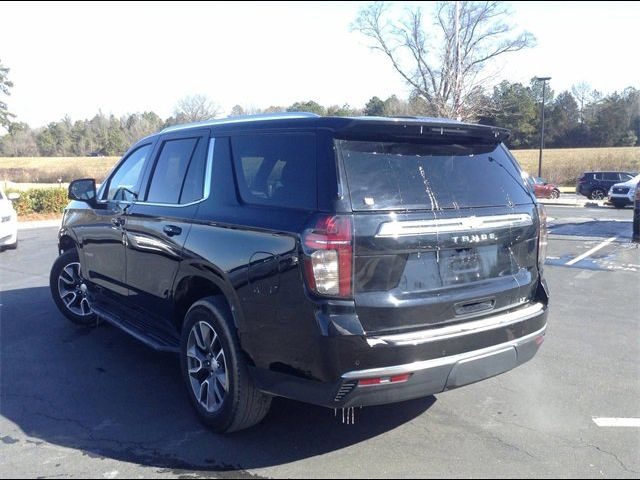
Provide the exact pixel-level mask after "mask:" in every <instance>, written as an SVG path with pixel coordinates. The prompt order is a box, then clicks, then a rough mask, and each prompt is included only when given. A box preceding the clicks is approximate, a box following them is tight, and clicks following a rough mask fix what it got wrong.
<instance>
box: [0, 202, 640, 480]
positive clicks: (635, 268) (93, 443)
mask: <svg viewBox="0 0 640 480" xmlns="http://www.w3.org/2000/svg"><path fill="white" fill-rule="evenodd" d="M548 213H549V216H550V217H551V218H552V222H551V240H550V248H549V253H548V261H547V266H546V276H547V279H548V281H549V284H550V288H551V292H552V309H551V313H550V317H549V328H548V333H547V339H546V341H545V343H544V344H543V346H542V350H541V351H540V353H539V354H538V356H537V357H536V358H535V359H533V360H532V361H531V362H529V363H527V364H525V365H524V366H522V367H520V368H518V369H516V370H514V371H512V372H509V373H506V374H504V375H501V376H499V377H496V378H493V379H490V380H487V381H484V382H480V383H478V384H475V385H471V386H468V387H465V388H462V389H459V390H454V391H450V392H446V393H443V394H440V395H437V396H435V397H429V398H426V399H422V400H418V401H412V402H406V403H403V404H397V405H390V406H383V407H370V408H365V409H363V410H361V411H357V412H356V423H355V425H343V424H342V423H341V422H340V419H339V418H338V419H335V418H334V415H333V412H332V411H329V410H326V409H322V408H316V407H313V406H308V405H304V404H300V403H296V402H293V401H288V400H284V399H277V400H276V401H275V402H274V404H273V408H272V410H271V412H270V413H269V415H268V416H267V418H266V419H265V420H264V422H263V423H262V424H260V425H259V426H257V427H254V428H253V429H250V430H248V431H245V432H240V433H237V434H233V435H228V436H218V435H215V434H213V433H211V432H209V431H207V430H206V429H205V428H203V427H202V426H201V424H200V423H199V422H198V420H197V418H196V416H195V414H194V412H193V411H192V409H191V407H190V405H189V403H188V399H187V396H186V394H185V392H184V390H183V386H182V384H181V379H180V376H179V372H178V363H177V361H176V359H175V358H174V357H172V356H170V355H164V354H158V353H155V352H153V351H151V350H149V349H147V348H146V347H144V346H143V345H141V344H139V343H137V342H136V341H135V340H133V339H132V338H129V337H128V336H127V335H126V334H124V333H121V332H120V331H119V330H117V329H115V328H112V327H109V326H107V325H101V326H99V327H98V328H78V327H75V326H73V325H72V324H70V323H69V322H67V321H66V320H65V319H63V317H62V316H61V315H60V314H59V313H58V312H57V310H56V308H55V306H54V304H53V301H52V300H51V298H50V295H49V289H48V274H49V267H50V265H51V263H52V262H53V260H54V258H55V256H56V229H55V228H42V229H31V230H23V231H21V233H20V246H19V248H18V249H17V250H15V251H6V252H3V253H0V303H1V306H0V476H1V477H3V478H7V477H16V478H24V477H39V476H46V477H55V476H64V477H87V476H88V477H104V478H116V477H127V478H134V477H175V476H180V477H185V478H208V477H212V478H227V477H233V478H238V477H240V478H245V477H246V478H249V477H320V478H328V477H445V476H446V477H487V478H493V477H553V478H555V477H588V478H596V477H598V478H599V477H607V478H608V477H625V478H637V477H639V476H640V428H638V427H606V426H599V425H598V424H597V423H596V422H599V423H600V424H602V421H601V420H598V419H601V418H616V419H618V418H623V419H636V420H637V419H639V418H640V401H638V399H640V361H639V360H640V314H639V313H638V312H640V249H638V248H637V246H635V245H634V244H632V243H631V242H630V240H631V219H632V213H633V212H632V210H630V209H625V210H621V211H617V210H614V209H612V208H574V207H549V208H548ZM594 419H595V420H594Z"/></svg>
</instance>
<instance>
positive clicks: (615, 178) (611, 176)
mask: <svg viewBox="0 0 640 480" xmlns="http://www.w3.org/2000/svg"><path fill="white" fill-rule="evenodd" d="M602 176H603V180H606V181H609V182H619V181H620V175H618V172H605V173H604V174H603V175H602Z"/></svg>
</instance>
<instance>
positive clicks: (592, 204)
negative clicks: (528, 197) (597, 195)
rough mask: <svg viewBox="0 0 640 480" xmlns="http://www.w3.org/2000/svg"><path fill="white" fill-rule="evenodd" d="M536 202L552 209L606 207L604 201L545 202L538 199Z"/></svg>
mask: <svg viewBox="0 0 640 480" xmlns="http://www.w3.org/2000/svg"><path fill="white" fill-rule="evenodd" d="M538 202H539V203H541V204H542V205H550V206H554V207H576V208H584V207H604V206H606V203H605V200H565V201H558V200H547V199H542V198H539V199H538Z"/></svg>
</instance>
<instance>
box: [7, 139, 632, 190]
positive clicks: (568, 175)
mask: <svg viewBox="0 0 640 480" xmlns="http://www.w3.org/2000/svg"><path fill="white" fill-rule="evenodd" d="M513 154H514V156H515V157H516V158H517V159H518V162H520V165H522V168H523V169H524V170H526V171H527V172H529V173H530V174H532V175H537V172H538V150H513ZM117 161H118V157H18V158H10V157H2V158H0V182H2V181H4V182H14V183H19V184H22V183H37V184H42V183H49V184H58V182H62V183H67V182H69V181H70V180H73V179H74V178H83V177H90V178H95V179H96V180H97V181H98V182H101V181H102V180H103V179H104V177H105V175H106V174H107V172H108V171H109V169H110V168H111V167H112V166H113V165H114V164H115V163H116V162H117ZM589 170H623V171H633V172H638V171H640V147H621V148H568V149H546V150H544V152H543V164H542V176H543V177H544V178H545V179H547V180H548V181H550V182H555V183H559V184H561V185H571V184H574V183H575V180H576V179H577V178H578V177H579V176H580V174H581V173H582V172H585V171H589Z"/></svg>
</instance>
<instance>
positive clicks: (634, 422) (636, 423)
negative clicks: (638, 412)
mask: <svg viewBox="0 0 640 480" xmlns="http://www.w3.org/2000/svg"><path fill="white" fill-rule="evenodd" d="M592 420H593V422H594V423H595V424H596V425H597V426H599V427H635V428H640V418H600V417H595V418H593V419H592Z"/></svg>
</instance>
